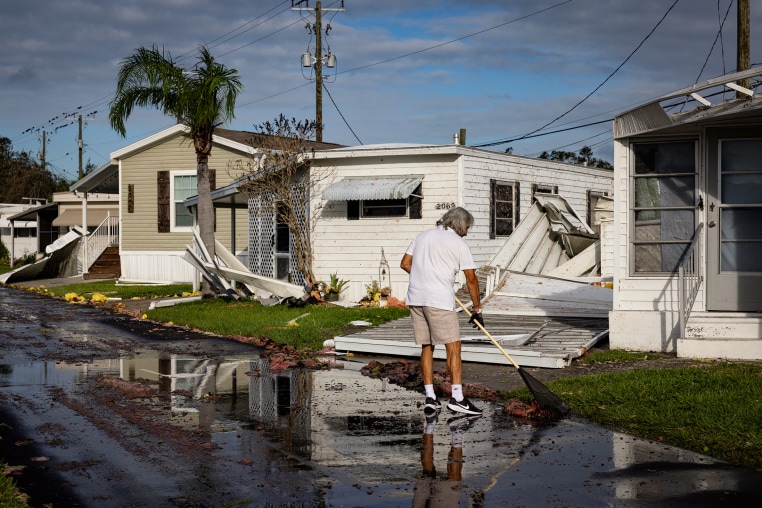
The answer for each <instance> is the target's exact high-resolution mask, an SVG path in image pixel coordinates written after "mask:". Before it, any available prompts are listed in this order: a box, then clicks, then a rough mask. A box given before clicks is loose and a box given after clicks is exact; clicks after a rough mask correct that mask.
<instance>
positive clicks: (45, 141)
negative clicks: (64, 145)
mask: <svg viewBox="0 0 762 508" xmlns="http://www.w3.org/2000/svg"><path fill="white" fill-rule="evenodd" d="M45 145H47V140H46V135H45V131H42V152H40V163H41V164H42V169H45Z"/></svg>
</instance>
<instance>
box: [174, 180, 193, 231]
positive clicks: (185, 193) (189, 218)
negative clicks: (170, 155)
mask: <svg viewBox="0 0 762 508" xmlns="http://www.w3.org/2000/svg"><path fill="white" fill-rule="evenodd" d="M171 193H172V219H171V220H172V229H173V230H176V229H179V228H190V227H192V226H193V215H191V213H190V211H189V210H188V209H187V208H186V207H185V206H184V205H183V201H184V200H185V199H187V198H189V197H191V196H195V195H196V194H198V185H197V183H196V172H195V171H194V172H192V173H185V172H177V173H172V191H171Z"/></svg>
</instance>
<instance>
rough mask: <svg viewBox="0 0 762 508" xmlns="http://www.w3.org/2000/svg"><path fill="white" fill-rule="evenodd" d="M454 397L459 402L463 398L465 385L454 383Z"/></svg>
mask: <svg viewBox="0 0 762 508" xmlns="http://www.w3.org/2000/svg"><path fill="white" fill-rule="evenodd" d="M452 398H453V399H455V400H457V401H458V402H460V401H461V400H463V385H452Z"/></svg>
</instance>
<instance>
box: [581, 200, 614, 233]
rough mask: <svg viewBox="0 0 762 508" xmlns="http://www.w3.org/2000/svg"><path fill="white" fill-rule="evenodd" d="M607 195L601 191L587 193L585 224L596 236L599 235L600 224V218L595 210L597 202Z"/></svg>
mask: <svg viewBox="0 0 762 508" xmlns="http://www.w3.org/2000/svg"><path fill="white" fill-rule="evenodd" d="M608 195H609V193H608V192H603V191H593V190H588V191H587V217H586V219H587V224H588V225H589V226H590V227H591V228H593V231H595V232H596V233H597V234H601V224H600V222H599V221H598V219H599V218H600V217H599V216H598V215H599V214H598V213H596V208H597V207H598V201H599V200H600V199H601V198H603V197H606V196H608Z"/></svg>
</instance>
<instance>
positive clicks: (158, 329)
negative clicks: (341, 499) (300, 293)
mask: <svg viewBox="0 0 762 508" xmlns="http://www.w3.org/2000/svg"><path fill="white" fill-rule="evenodd" d="M260 351H261V350H260V348H257V347H254V346H251V345H246V344H241V343H239V342H236V341H233V340H228V339H225V338H222V337H216V336H213V335H210V334H205V333H201V332H195V331H190V330H186V329H183V328H180V327H167V326H161V325H159V324H157V323H153V322H150V321H147V320H140V319H135V318H133V317H132V316H130V315H125V314H119V313H114V312H111V311H109V310H108V309H103V308H94V307H90V306H87V305H71V304H67V303H66V302H63V301H60V300H54V299H52V298H50V297H45V296H41V295H37V294H35V293H32V292H27V291H20V290H12V289H7V288H0V353H1V355H2V360H1V361H0V364H1V365H2V367H1V368H2V369H3V372H2V374H3V375H2V376H0V379H2V380H4V381H3V384H2V386H0V438H2V439H0V456H1V457H2V458H3V460H4V461H5V462H6V463H8V464H10V465H12V466H21V467H19V468H18V471H17V472H16V473H15V474H14V478H15V480H16V482H17V484H18V485H19V486H20V487H21V489H22V490H23V491H24V492H26V493H27V494H29V495H30V504H31V505H32V506H220V505H222V504H225V503H232V504H233V505H235V504H236V503H239V504H240V503H245V502H247V501H246V500H252V499H265V500H266V499H270V498H272V492H277V491H278V490H279V488H278V487H277V485H289V482H288V473H287V472H284V471H280V472H279V474H277V475H272V474H271V473H270V472H267V473H266V474H263V475H261V476H260V477H258V478H256V480H255V483H254V484H252V483H251V479H252V465H251V464H250V463H247V461H246V460H244V459H236V460H233V459H230V458H226V457H224V455H220V454H219V453H217V452H218V451H219V450H218V447H219V445H217V444H215V443H214V442H213V440H212V439H211V434H210V432H209V426H210V425H211V422H212V421H213V420H214V413H215V406H216V405H217V404H219V403H220V400H221V399H222V397H217V396H216V395H215V394H214V393H212V392H213V390H214V387H213V386H211V388H210V393H209V394H208V395H207V396H206V398H202V399H201V400H200V401H198V402H194V403H192V404H190V403H189V401H191V400H192V399H193V394H192V393H185V392H184V391H183V390H182V389H181V388H176V389H175V390H168V389H162V390H160V389H159V388H160V387H159V383H158V382H157V381H156V380H155V376H153V377H154V379H145V378H151V377H152V376H150V375H145V374H143V375H141V372H140V369H139V368H138V371H137V372H133V373H132V374H131V375H129V376H125V377H127V378H128V379H129V381H125V380H122V379H121V378H120V369H121V368H127V369H129V368H131V367H129V366H128V367H125V365H129V364H128V363H125V360H126V359H135V358H137V359H140V358H141V356H142V357H144V358H150V359H151V360H150V361H149V363H151V362H153V363H159V364H160V363H167V362H172V361H175V362H176V361H177V360H173V358H174V359H176V358H189V359H193V361H194V362H196V363H198V362H205V361H206V362H208V360H209V359H224V358H244V359H249V358H251V359H256V358H258V355H259V353H260ZM120 364H121V365H120ZM131 365H133V367H132V368H134V363H132V364H131ZM121 374H123V372H122V373H121ZM186 374H188V375H192V373H191V372H188V373H186ZM244 374H245V372H239V373H238V376H239V377H240V376H241V375H244ZM164 388H166V387H164ZM179 399H184V400H181V401H179V402H178V400H179ZM227 399H228V400H227V402H226V403H227V404H228V405H230V404H231V403H232V404H235V402H236V401H235V400H233V399H235V397H234V396H233V397H232V398H231V397H227ZM237 402H241V401H237ZM245 402H246V401H243V403H245ZM203 418H207V420H208V421H206V422H204V421H202V420H203ZM253 445H256V443H253ZM254 448H256V446H254ZM259 452H261V453H262V454H266V453H273V451H272V449H271V448H270V447H268V446H263V447H262V449H261V450H259ZM287 462H288V461H287V460H285V459H284V464H287ZM270 466H272V464H270ZM273 467H275V466H273ZM289 467H290V466H289ZM297 476H298V475H297ZM273 483H275V485H273ZM300 484H301V483H300V481H299V480H298V479H295V480H294V485H296V486H297V488H296V489H295V490H299V489H298V486H299V485H300ZM311 497H312V496H311V495H307V496H305V498H304V499H302V500H303V501H305V502H307V503H308V504H310V503H311V502H312V501H314V498H311ZM277 498H278V496H276V499H277ZM288 498H289V496H285V497H284V498H283V499H288ZM296 499H297V500H298V497H297V498H296ZM253 505H254V504H253ZM253 505H252V506H253Z"/></svg>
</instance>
